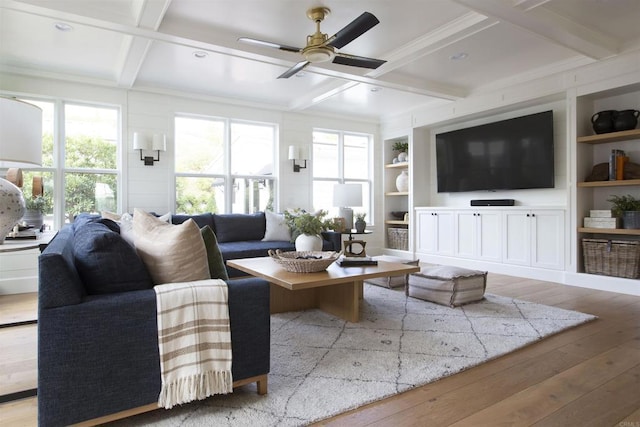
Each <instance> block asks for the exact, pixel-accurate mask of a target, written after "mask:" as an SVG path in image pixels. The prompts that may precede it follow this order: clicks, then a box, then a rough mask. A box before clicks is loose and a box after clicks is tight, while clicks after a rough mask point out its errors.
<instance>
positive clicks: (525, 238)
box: [502, 210, 531, 265]
mask: <svg viewBox="0 0 640 427" xmlns="http://www.w3.org/2000/svg"><path fill="white" fill-rule="evenodd" d="M503 230H504V234H503V238H502V241H503V246H502V247H503V249H504V253H503V258H502V259H503V262H505V263H507V264H517V265H530V263H531V213H530V212H529V211H528V210H526V211H515V210H514V211H505V213H504V227H503Z"/></svg>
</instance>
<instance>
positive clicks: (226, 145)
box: [172, 113, 279, 214]
mask: <svg viewBox="0 0 640 427" xmlns="http://www.w3.org/2000/svg"><path fill="white" fill-rule="evenodd" d="M177 118H189V119H198V120H211V121H218V122H222V123H223V124H224V135H223V138H224V140H223V150H224V153H223V157H224V160H223V164H224V166H223V168H224V171H223V172H221V173H197V172H177V171H176V170H175V162H174V174H173V187H174V189H175V188H177V186H176V178H178V177H187V178H212V179H213V178H222V179H223V180H224V212H218V213H220V214H228V213H231V211H232V208H233V191H234V190H233V184H234V179H236V178H237V179H265V180H266V179H271V180H273V199H274V205H277V203H278V194H277V191H278V162H277V154H278V132H279V126H278V124H277V123H272V122H260V121H254V120H240V119H232V118H228V117H217V116H203V115H199V114H188V113H176V114H175V115H174V124H173V127H174V141H177V139H178V135H176V134H175V128H176V126H175V120H176V119H177ZM232 124H249V125H256V126H266V127H271V128H272V129H273V152H272V159H271V162H272V165H273V174H272V175H245V174H232V173H231V144H232V141H231V125H232ZM172 198H173V203H172V204H173V210H174V211H175V210H176V209H177V205H176V204H177V194H176V192H175V191H174V192H173V194H172ZM274 208H276V206H274Z"/></svg>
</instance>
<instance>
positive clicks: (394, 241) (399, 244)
mask: <svg viewBox="0 0 640 427" xmlns="http://www.w3.org/2000/svg"><path fill="white" fill-rule="evenodd" d="M387 240H388V246H389V249H400V250H402V251H406V250H408V249H409V230H407V229H406V228H396V227H389V228H387Z"/></svg>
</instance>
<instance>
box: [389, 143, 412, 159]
mask: <svg viewBox="0 0 640 427" xmlns="http://www.w3.org/2000/svg"><path fill="white" fill-rule="evenodd" d="M391 148H392V149H393V151H398V162H401V163H402V162H406V161H407V160H408V158H409V154H408V153H409V143H408V142H407V141H396V142H394V143H393V146H392V147H391Z"/></svg>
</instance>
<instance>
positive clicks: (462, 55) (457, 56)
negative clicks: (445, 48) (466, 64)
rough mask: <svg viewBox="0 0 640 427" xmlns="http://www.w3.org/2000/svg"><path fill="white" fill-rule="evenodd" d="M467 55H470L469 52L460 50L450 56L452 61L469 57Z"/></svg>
mask: <svg viewBox="0 0 640 427" xmlns="http://www.w3.org/2000/svg"><path fill="white" fill-rule="evenodd" d="M467 57H469V54H468V53H466V52H458V53H456V54H454V55H451V56H450V57H449V59H450V60H452V61H461V60H463V59H467Z"/></svg>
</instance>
